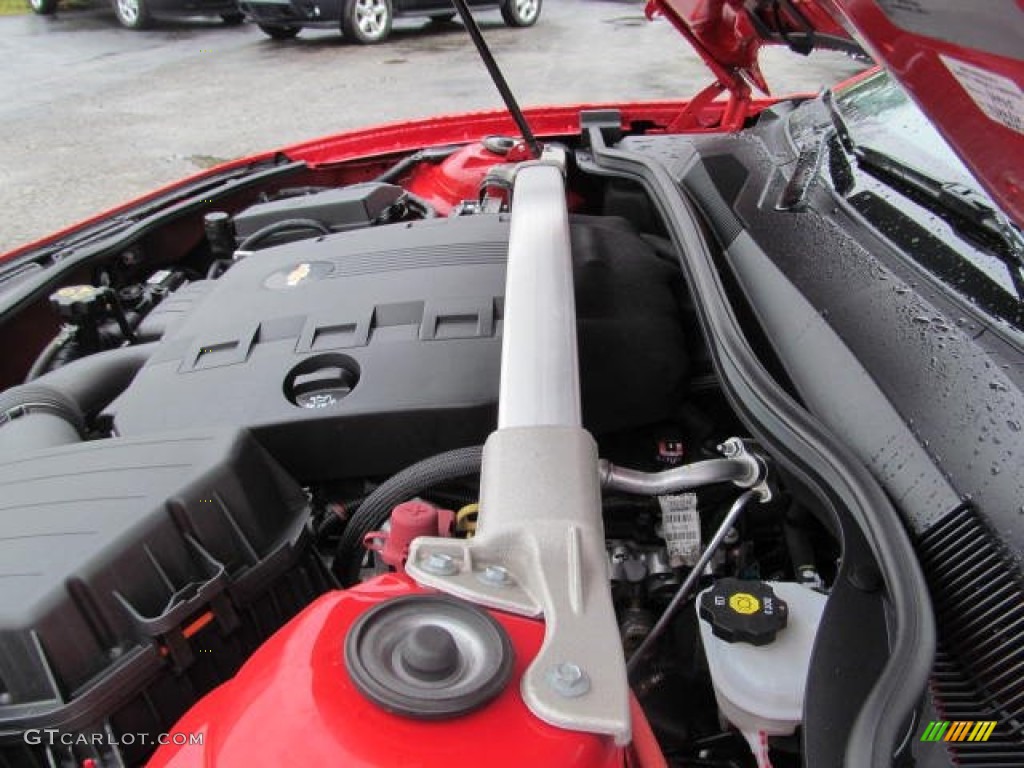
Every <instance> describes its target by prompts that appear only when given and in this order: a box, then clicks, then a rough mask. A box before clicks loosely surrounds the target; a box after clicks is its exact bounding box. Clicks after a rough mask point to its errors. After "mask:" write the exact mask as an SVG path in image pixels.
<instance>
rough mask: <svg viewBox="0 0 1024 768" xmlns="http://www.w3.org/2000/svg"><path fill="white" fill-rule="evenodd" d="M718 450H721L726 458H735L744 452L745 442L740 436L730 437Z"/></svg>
mask: <svg viewBox="0 0 1024 768" xmlns="http://www.w3.org/2000/svg"><path fill="white" fill-rule="evenodd" d="M718 450H719V451H720V452H721V454H722V455H723V456H725V458H727V459H735V458H736V457H737V456H739V455H740V454H741V453H742V452H743V443H742V442H740V440H739V438H736V437H730V438H729V439H728V440H726V441H725V442H724V443H722V444H721V445H720V446H718Z"/></svg>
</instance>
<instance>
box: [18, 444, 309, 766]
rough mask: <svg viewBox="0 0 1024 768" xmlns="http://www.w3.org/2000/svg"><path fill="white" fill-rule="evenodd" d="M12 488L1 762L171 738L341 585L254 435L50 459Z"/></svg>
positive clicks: (298, 495) (24, 471) (68, 451)
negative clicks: (80, 745)
mask: <svg viewBox="0 0 1024 768" xmlns="http://www.w3.org/2000/svg"><path fill="white" fill-rule="evenodd" d="M0 487H2V488H3V496H2V501H0V695H2V698H0V745H2V746H0V764H10V763H16V764H19V765H20V764H24V763H26V762H27V764H30V765H31V764H33V763H38V764H46V760H49V759H50V758H49V757H44V756H43V754H42V752H45V749H43V748H40V749H41V750H42V751H41V752H40V753H39V754H34V753H33V754H32V755H21V753H22V752H26V750H27V749H28V748H27V746H26V745H25V742H24V741H23V740H22V739H21V733H22V732H23V731H25V730H27V729H30V728H40V729H45V728H57V729H60V730H61V731H62V732H65V733H95V732H102V730H103V729H105V728H107V727H109V728H111V729H112V730H113V731H115V732H117V731H118V730H119V729H123V730H127V731H131V732H132V733H138V732H144V731H149V732H152V733H154V734H155V733H160V732H161V731H162V730H166V729H167V728H168V727H170V726H171V725H172V724H173V723H174V721H175V720H176V719H177V717H178V716H179V715H180V714H181V713H182V712H183V711H184V709H185V708H186V707H187V706H189V705H190V704H191V703H193V702H194V700H195V698H196V697H197V696H198V695H200V694H201V693H202V692H203V691H205V690H208V689H209V688H211V687H213V686H214V685H216V684H218V683H220V682H221V681H223V680H224V679H225V678H226V677H227V676H230V675H231V674H233V672H234V671H235V670H236V669H237V668H238V666H240V664H241V662H242V661H244V659H245V658H246V656H247V655H248V653H250V652H251V651H252V650H253V649H254V648H255V647H256V646H257V645H258V644H259V643H260V642H261V641H262V640H263V639H265V638H266V637H267V636H268V635H269V634H270V633H271V632H273V631H274V630H275V629H276V628H277V627H278V626H280V625H281V624H283V623H284V621H286V620H287V619H288V618H290V616H291V615H293V614H294V613H296V612H297V611H298V610H299V609H301V608H302V607H303V606H304V605H305V604H306V603H307V602H309V601H310V600H312V599H313V598H314V597H316V595H317V594H318V593H319V592H321V591H323V590H324V589H326V588H327V587H328V586H329V584H328V582H327V578H326V577H325V576H324V571H323V569H322V567H321V566H320V565H319V562H318V561H317V560H316V558H315V556H314V555H313V554H312V552H311V551H310V549H309V547H308V544H307V540H306V527H305V526H306V520H307V518H308V508H307V501H306V497H305V495H304V494H303V493H302V491H301V489H300V488H299V487H298V486H297V485H296V484H295V483H294V482H293V481H292V480H291V479H290V478H288V476H287V475H285V474H284V472H283V471H282V470H281V469H280V467H278V466H277V465H276V464H275V463H274V462H273V461H272V460H271V459H270V458H269V456H268V455H267V454H266V452H265V451H264V450H263V449H262V448H260V447H259V446H258V445H256V443H255V442H254V441H253V440H252V438H251V437H249V436H248V435H246V434H245V433H239V432H233V431H205V432H184V433H170V434H166V435H162V436H161V437H160V439H145V438H141V439H130V438H112V439H109V440H103V441H98V442H89V443H82V444H78V445H73V446H64V447H61V448H54V449H49V450H45V451H39V452H36V453H34V454H26V455H22V456H19V457H18V458H17V459H7V460H6V461H4V462H3V463H0ZM140 698H144V699H145V702H144V703H143V702H140V701H138V700H139V699H140ZM139 741H140V740H139V739H136V742H135V745H134V747H131V748H129V752H131V751H132V750H133V749H140V750H141V752H135V753H134V755H133V756H132V759H131V760H129V762H135V761H136V759H138V758H141V756H142V755H143V754H144V753H146V752H147V751H148V749H143V748H142V747H141V746H140V744H139ZM104 743H105V742H104ZM43 747H45V745H43ZM104 748H106V749H111V747H110V746H109V745H107V746H106V747H104ZM15 754H18V755H21V756H20V757H18V758H15V757H14V755H15ZM85 756H89V757H99V758H101V759H107V758H108V757H109V755H107V756H106V757H105V756H104V755H103V754H93V753H91V752H90V753H87V754H81V755H78V757H83V758H84V757H85ZM121 757H122V758H126V757H127V755H124V754H122V755H121ZM8 758H10V761H8Z"/></svg>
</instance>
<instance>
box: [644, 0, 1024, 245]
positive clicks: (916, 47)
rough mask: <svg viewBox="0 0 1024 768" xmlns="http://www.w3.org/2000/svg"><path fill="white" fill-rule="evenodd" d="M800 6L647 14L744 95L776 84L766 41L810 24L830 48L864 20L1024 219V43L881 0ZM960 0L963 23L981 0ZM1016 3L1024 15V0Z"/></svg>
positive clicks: (707, 1)
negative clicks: (931, 21) (916, 25)
mask: <svg viewBox="0 0 1024 768" xmlns="http://www.w3.org/2000/svg"><path fill="white" fill-rule="evenodd" d="M791 5H792V6H793V8H794V9H795V11H796V13H798V14H799V18H797V16H795V15H794V14H792V13H790V12H788V11H786V10H785V9H784V6H776V4H774V3H771V2H768V1H767V0H754V1H753V2H751V0H648V5H647V13H648V15H653V14H655V13H660V14H663V15H664V16H665V17H666V18H667V19H668V20H669V21H670V22H672V24H673V25H674V26H675V27H676V28H677V29H678V30H679V31H680V32H681V33H682V35H683V36H684V37H685V38H686V39H687V40H688V41H689V42H690V44H691V45H693V47H694V49H695V50H696V51H697V52H698V53H699V54H700V55H701V57H702V58H703V59H704V61H705V62H706V63H707V65H708V66H709V67H710V68H711V70H712V72H714V74H715V77H716V78H717V79H718V83H719V84H720V86H721V87H722V88H724V89H728V90H729V91H730V92H731V93H732V95H733V99H736V100H739V101H743V100H745V99H746V98H747V97H748V96H749V93H750V86H751V85H753V86H755V87H757V88H759V89H761V90H762V91H764V92H765V93H767V92H768V84H767V83H766V82H765V81H764V78H763V76H762V75H761V71H760V69H759V67H758V54H759V52H760V50H761V47H762V46H764V45H778V44H783V43H785V39H786V37H787V36H789V35H791V34H793V33H800V32H802V31H806V30H807V29H808V28H810V29H812V30H813V31H814V33H815V34H816V35H818V37H819V39H818V41H817V45H818V47H829V46H828V43H827V42H826V41H828V40H839V39H846V40H850V39H851V37H852V36H851V34H850V33H849V32H848V31H847V29H856V30H857V33H858V40H859V41H860V42H861V43H862V44H863V45H865V47H867V48H868V49H869V52H870V53H871V54H872V55H873V56H874V58H875V59H876V61H878V62H879V63H880V64H883V65H885V67H886V68H887V69H888V70H889V71H890V72H891V73H892V75H893V76H894V77H895V78H896V79H897V80H899V81H900V83H901V84H902V85H903V86H904V88H906V89H907V91H908V92H909V93H910V95H911V96H912V97H913V98H914V100H915V101H916V102H917V103H918V105H920V107H921V108H922V109H923V110H924V112H925V113H926V114H927V115H928V117H929V118H930V119H931V120H932V122H933V123H934V124H935V126H936V128H938V130H939V131H940V132H941V133H942V134H943V136H944V137H945V138H946V140H947V141H948V142H949V144H950V145H951V146H952V147H953V149H954V150H956V152H957V153H958V154H959V155H960V157H961V159H963V161H964V163H965V164H966V165H967V166H968V167H969V168H970V169H971V171H972V172H973V173H974V175H975V176H976V177H977V179H978V181H979V182H981V184H982V185H983V186H984V187H985V189H986V190H987V191H988V193H989V194H990V195H991V196H992V198H993V199H994V200H995V201H996V202H997V203H999V205H1000V207H1002V209H1003V210H1004V211H1006V213H1007V214H1009V215H1010V216H1011V217H1012V218H1013V219H1014V220H1015V221H1016V222H1017V224H1018V225H1021V226H1024V113H1022V111H1021V106H1020V105H1021V103H1022V101H1024V42H1022V43H1021V47H1020V50H1019V55H1018V56H1017V57H1015V58H1008V57H1007V56H1004V55H996V54H994V53H991V52H988V51H986V50H980V49H978V48H968V47H965V46H963V45H959V44H957V43H954V42H948V40H957V39H958V35H957V32H958V30H956V29H949V30H943V32H944V36H945V38H946V39H945V40H940V39H937V38H935V37H932V36H929V35H925V34H917V33H915V32H912V31H908V30H907V29H904V28H902V27H900V26H897V25H896V24H894V23H893V21H892V20H891V19H890V18H889V16H887V15H886V13H885V12H884V11H883V9H882V7H881V6H880V4H879V2H878V0H792V3H791ZM779 7H782V8H783V10H781V11H778V8H779ZM959 8H960V12H961V13H962V17H961V23H962V24H964V25H968V24H971V17H970V13H971V4H970V3H963V4H962V5H961V6H959ZM1014 10H1015V11H1016V12H1017V13H1021V14H1024V4H1022V3H1021V2H1020V0H1018V3H1017V4H1016V8H1015V9H1013V10H1011V11H1010V12H1011V13H1013V12H1014ZM920 13H921V14H922V16H921V18H922V19H923V18H927V17H928V16H929V14H930V13H931V11H930V10H929V9H928V8H927V7H925V5H922V10H921V11H920ZM950 18H956V17H955V15H953V16H951V17H950ZM823 43H824V45H823ZM942 57H946V60H945V61H944V60H943V58H942ZM951 59H952V60H953V62H954V63H953V65H952V67H951V65H950V64H949V61H950V60H951ZM958 63H961V64H966V65H967V67H968V68H973V70H971V71H972V74H971V75H969V76H967V77H965V76H964V75H962V74H960V75H958V74H957V73H956V72H954V71H953V67H956V66H958ZM968 89H970V90H971V92H970V93H969V92H968Z"/></svg>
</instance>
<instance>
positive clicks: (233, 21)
mask: <svg viewBox="0 0 1024 768" xmlns="http://www.w3.org/2000/svg"><path fill="white" fill-rule="evenodd" d="M220 18H221V20H222V21H223V22H224V23H225V24H226V25H227V26H229V27H237V26H238V25H239V24H241V23H242V22H243V21H245V14H244V13H242V12H240V11H236V12H235V13H222V14H221V15H220Z"/></svg>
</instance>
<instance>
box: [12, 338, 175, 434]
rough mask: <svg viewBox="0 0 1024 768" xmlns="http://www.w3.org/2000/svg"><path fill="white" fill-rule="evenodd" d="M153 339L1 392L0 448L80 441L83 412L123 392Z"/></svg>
mask: <svg viewBox="0 0 1024 768" xmlns="http://www.w3.org/2000/svg"><path fill="white" fill-rule="evenodd" d="M156 346H157V345H156V343H153V344H142V345H138V346H130V347H121V348H119V349H111V350H108V351H107V352H98V353H96V354H95V355H89V356H88V357H83V358H81V359H80V360H75V361H74V362H71V363H68V364H67V365H65V366H63V367H61V368H58V369H57V370H55V371H51V372H50V373H47V374H46V375H44V376H40V377H39V378H38V379H36V380H34V381H32V382H29V383H26V384H20V385H18V386H16V387H11V388H10V389H8V390H6V391H4V392H0V452H9V451H22V452H24V451H28V450H35V449H37V448H52V447H54V446H57V445H67V444H69V443H74V442H77V441H79V440H81V439H82V438H83V437H84V436H85V431H86V417H87V416H91V415H93V414H95V413H98V412H99V411H100V410H101V409H102V408H104V407H105V406H106V405H108V404H109V403H110V402H111V401H112V400H113V399H114V398H115V397H117V396H118V395H119V394H121V392H123V391H124V390H125V389H126V388H127V386H128V384H130V383H131V380H132V379H133V378H135V374H137V373H138V372H139V369H140V368H141V367H142V366H143V365H144V364H145V362H146V361H147V360H148V359H149V357H150V355H152V354H153V351H154V350H155V349H156Z"/></svg>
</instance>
